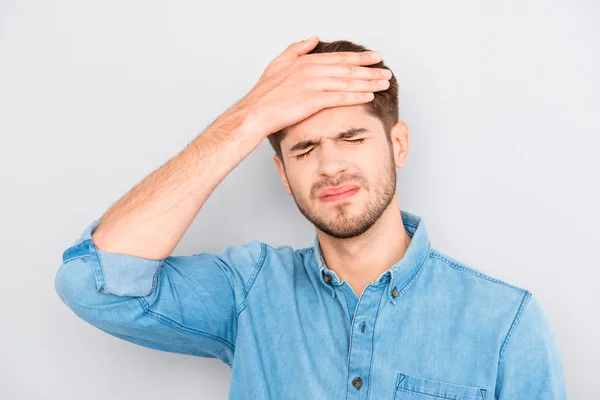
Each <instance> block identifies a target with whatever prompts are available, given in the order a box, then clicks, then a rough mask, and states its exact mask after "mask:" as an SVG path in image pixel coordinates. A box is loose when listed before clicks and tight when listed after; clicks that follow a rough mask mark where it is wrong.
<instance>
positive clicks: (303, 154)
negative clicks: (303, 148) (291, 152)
mask: <svg viewBox="0 0 600 400" xmlns="http://www.w3.org/2000/svg"><path fill="white" fill-rule="evenodd" d="M313 150H314V149H310V150H309V151H307V152H306V153H302V154H299V155H297V156H296V159H297V160H299V159H301V158H304V157H306V156H307V155H308V153H310V152H311V151H313Z"/></svg>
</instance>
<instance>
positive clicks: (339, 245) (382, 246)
mask: <svg viewBox="0 0 600 400" xmlns="http://www.w3.org/2000/svg"><path fill="white" fill-rule="evenodd" d="M317 235H318V238H319V244H320V246H321V253H322V255H323V259H324V260H325V263H326V264H327V267H328V268H329V269H330V270H332V271H334V272H335V273H336V274H337V276H338V277H339V278H340V280H341V281H343V280H345V281H347V282H348V284H349V285H350V286H351V287H352V289H353V290H354V292H355V293H356V295H357V296H358V297H360V295H361V294H362V292H363V290H364V288H365V287H366V286H368V285H369V284H370V283H371V282H373V281H374V280H375V279H376V278H377V277H379V275H381V274H382V273H383V272H385V271H386V270H388V269H389V268H390V267H391V266H392V265H394V264H396V263H397V262H398V261H400V260H401V259H402V257H404V253H405V252H406V249H407V248H408V245H409V243H410V240H411V238H410V236H408V234H407V233H406V230H405V229H404V223H403V222H402V215H401V212H400V208H399V207H398V202H397V201H392V202H391V203H390V207H388V208H387V209H386V211H384V213H383V214H382V215H381V217H380V218H379V219H378V220H377V222H376V223H375V224H374V225H373V226H372V227H371V229H369V230H368V231H367V232H365V233H364V234H363V235H361V236H358V237H355V238H351V239H335V238H332V237H331V236H328V235H325V234H324V233H323V232H321V231H319V230H317Z"/></svg>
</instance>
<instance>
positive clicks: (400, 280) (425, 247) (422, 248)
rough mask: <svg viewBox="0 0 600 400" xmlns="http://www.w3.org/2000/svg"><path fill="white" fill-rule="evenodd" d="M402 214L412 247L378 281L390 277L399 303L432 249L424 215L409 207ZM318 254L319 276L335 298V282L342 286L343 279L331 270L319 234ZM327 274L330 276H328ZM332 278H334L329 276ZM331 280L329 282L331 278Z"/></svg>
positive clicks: (390, 291) (393, 297) (391, 291)
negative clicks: (413, 212)
mask: <svg viewBox="0 0 600 400" xmlns="http://www.w3.org/2000/svg"><path fill="white" fill-rule="evenodd" d="M400 212H401V214H402V223H403V224H404V229H405V230H406V233H407V234H408V236H410V237H411V241H410V243H409V244H408V248H407V249H406V252H405V253H404V256H403V257H402V258H401V259H400V261H398V262H397V263H396V264H394V265H392V266H391V267H390V268H389V269H388V270H387V271H385V272H384V273H382V274H381V275H379V277H377V279H375V281H376V282H377V285H379V284H385V283H386V282H388V281H389V283H390V284H389V285H388V287H387V289H386V290H387V294H388V297H389V299H390V301H391V302H392V303H393V304H396V301H398V299H399V298H400V297H401V296H402V295H403V294H404V293H405V292H406V291H407V290H408V289H409V287H410V286H411V285H412V283H413V282H414V281H415V280H416V279H417V277H418V275H419V273H420V272H421V271H422V268H421V266H422V265H423V262H424V261H425V259H426V258H427V255H428V254H429V250H430V247H431V245H430V242H429V235H428V234H427V229H426V228H425V223H424V222H423V219H422V218H421V217H420V216H418V215H416V214H412V213H410V212H408V211H402V210H401V211H400ZM313 250H314V254H315V261H316V266H317V272H318V280H319V281H321V284H323V285H324V286H325V287H326V288H327V289H328V290H329V291H330V293H331V295H332V297H334V298H335V296H336V294H335V290H333V286H334V285H335V286H339V285H341V284H342V283H343V281H340V279H339V277H338V276H337V274H336V273H335V272H334V271H333V270H330V269H329V268H328V267H327V265H326V264H325V260H324V259H323V255H322V252H321V246H320V244H319V237H318V235H315V242H314V247H313ZM326 275H327V276H328V278H326ZM329 278H331V279H329ZM327 280H329V282H327Z"/></svg>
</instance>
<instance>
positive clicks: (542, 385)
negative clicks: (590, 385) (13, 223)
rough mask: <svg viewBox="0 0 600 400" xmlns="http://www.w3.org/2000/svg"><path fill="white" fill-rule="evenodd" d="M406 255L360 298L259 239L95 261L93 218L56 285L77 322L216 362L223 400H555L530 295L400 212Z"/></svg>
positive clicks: (319, 266)
mask: <svg viewBox="0 0 600 400" xmlns="http://www.w3.org/2000/svg"><path fill="white" fill-rule="evenodd" d="M402 220H403V222H404V226H405V229H406V232H407V233H408V235H409V236H410V237H411V238H412V239H411V241H410V244H409V246H408V248H407V251H406V253H405V255H404V257H403V258H402V259H401V260H400V261H398V262H397V263H396V264H394V265H392V266H391V267H390V268H389V269H388V270H387V271H385V272H384V273H382V274H381V275H380V276H379V277H377V279H375V280H374V281H373V282H371V284H369V285H368V286H367V287H366V288H365V289H364V292H363V293H362V295H361V296H360V298H358V297H357V295H356V294H355V293H354V291H353V289H352V288H351V287H350V286H349V285H348V283H347V282H346V281H340V279H339V277H338V276H337V275H336V273H335V272H334V271H333V270H330V269H329V268H328V267H327V265H325V262H324V259H323V257H322V254H321V249H320V245H319V241H318V237H317V236H315V242H314V246H313V247H310V248H302V249H296V250H295V249H293V248H292V247H290V246H280V247H277V248H274V247H272V246H269V245H268V244H265V243H263V242H260V241H256V240H253V241H250V242H248V243H245V244H243V245H239V246H227V247H225V248H224V250H223V251H222V252H220V253H218V254H213V253H207V252H203V253H199V254H194V255H191V256H169V257H167V258H165V259H162V260H149V259H144V258H140V257H135V256H130V255H124V254H115V253H109V252H105V251H102V250H99V249H98V248H97V247H96V246H95V245H94V242H93V240H92V238H91V234H92V232H93V231H94V229H95V228H96V227H97V226H98V224H99V222H100V219H97V220H95V221H93V222H91V224H90V225H89V226H88V227H87V228H86V229H85V231H84V232H83V234H82V235H81V236H80V237H79V238H78V239H77V240H76V241H75V242H74V243H73V245H72V246H70V247H69V248H67V249H66V250H65V251H64V253H63V264H62V265H61V266H60V268H59V269H58V271H57V274H56V279H55V287H56V291H57V293H58V295H59V296H60V298H61V299H62V301H63V302H64V303H65V304H66V305H67V306H68V307H70V308H71V310H73V312H74V313H75V314H76V315H78V316H79V317H80V318H82V319H83V320H85V321H87V322H88V323H90V324H92V325H93V326H95V327H97V328H98V329H101V330H103V331H104V332H106V333H109V334H110V335H113V336H115V337H118V338H121V339H123V340H126V341H129V342H132V343H135V344H138V345H141V346H145V347H148V348H152V349H158V350H162V351H168V352H175V353H181V354H188V355H193V356H198V357H210V358H218V359H219V360H221V361H223V362H224V363H226V364H227V365H229V367H231V368H232V379H231V386H230V392H229V398H230V399H276V400H280V399H311V400H313V399H374V400H379V399H390V400H392V399H395V400H404V399H406V400H434V399H459V400H476V399H504V400H509V399H510V400H522V399H535V400H541V399H565V398H566V388H565V382H564V376H563V367H562V360H561V356H560V354H559V350H558V348H557V345H556V341H555V337H554V335H553V333H552V331H551V328H550V326H549V323H548V320H547V318H546V316H545V314H544V312H543V311H542V309H541V308H540V304H539V302H538V301H537V300H536V298H535V297H533V296H532V293H531V292H530V291H528V290H525V289H522V288H519V287H516V286H513V285H511V284H508V283H506V282H503V281H501V280H498V279H495V278H493V277H490V276H488V275H485V274H483V273H482V272H480V271H479V270H477V269H474V268H472V267H469V266H467V265H465V264H464V263H461V262H460V261H457V260H456V259H453V258H451V257H450V256H448V255H445V254H443V253H442V252H440V251H438V250H436V249H434V248H433V247H431V244H430V241H429V238H428V234H427V231H426V229H425V224H424V222H423V219H422V218H421V217H419V216H417V215H415V214H412V213H409V212H406V211H402Z"/></svg>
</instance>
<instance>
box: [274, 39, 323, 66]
mask: <svg viewBox="0 0 600 400" xmlns="http://www.w3.org/2000/svg"><path fill="white" fill-rule="evenodd" d="M317 43H319V37H318V36H313V37H310V38H308V39H306V40H302V41H300V42H294V43H292V44H290V45H289V46H288V47H287V48H286V49H285V50H284V51H283V52H282V53H281V54H280V55H279V56H277V57H276V58H275V60H289V59H292V58H298V57H300V56H302V55H305V54H306V53H308V52H309V51H311V50H312V49H314V48H315V46H316V45H317Z"/></svg>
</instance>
